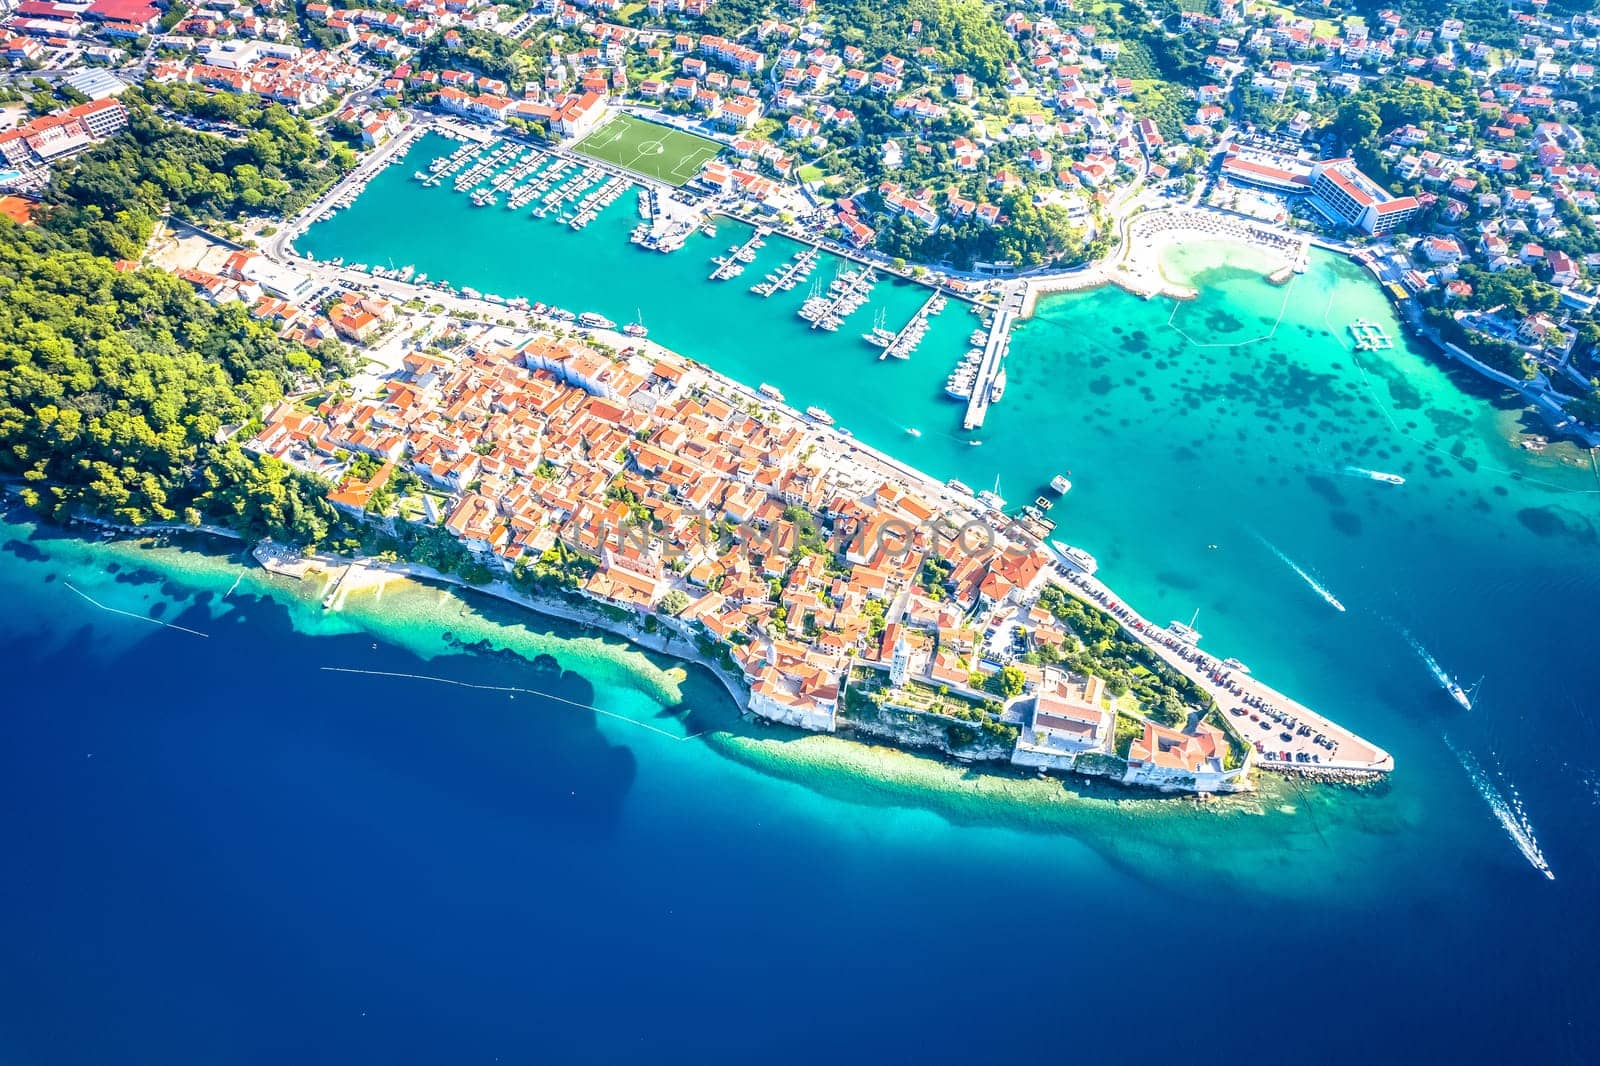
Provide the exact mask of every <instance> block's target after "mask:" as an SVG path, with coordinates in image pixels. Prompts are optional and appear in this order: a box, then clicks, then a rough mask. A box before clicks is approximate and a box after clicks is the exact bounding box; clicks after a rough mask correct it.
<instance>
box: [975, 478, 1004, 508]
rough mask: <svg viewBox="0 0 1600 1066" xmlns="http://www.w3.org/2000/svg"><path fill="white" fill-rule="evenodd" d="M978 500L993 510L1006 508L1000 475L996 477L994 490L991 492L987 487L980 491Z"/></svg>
mask: <svg viewBox="0 0 1600 1066" xmlns="http://www.w3.org/2000/svg"><path fill="white" fill-rule="evenodd" d="M978 502H979V503H981V504H983V505H984V506H985V507H987V508H989V509H990V510H991V511H1003V510H1005V506H1006V501H1005V500H1003V499H1001V497H1000V479H999V478H998V477H997V478H995V479H994V491H993V492H990V491H989V490H988V489H985V490H984V491H982V492H980V493H978Z"/></svg>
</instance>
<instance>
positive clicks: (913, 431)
mask: <svg viewBox="0 0 1600 1066" xmlns="http://www.w3.org/2000/svg"><path fill="white" fill-rule="evenodd" d="M906 433H908V434H910V435H911V436H913V437H920V436H922V430H920V429H918V428H917V427H916V426H910V427H908V428H907V429H906Z"/></svg>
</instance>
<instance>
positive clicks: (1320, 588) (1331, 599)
mask: <svg viewBox="0 0 1600 1066" xmlns="http://www.w3.org/2000/svg"><path fill="white" fill-rule="evenodd" d="M1258 536H1259V534H1258ZM1260 540H1261V543H1262V544H1265V545H1266V546H1267V549H1268V550H1269V551H1271V552H1272V554H1273V555H1276V556H1277V557H1278V558H1279V559H1280V560H1282V562H1283V564H1284V565H1285V566H1287V567H1288V568H1289V569H1290V570H1293V571H1294V572H1295V573H1297V574H1299V575H1300V580H1301V581H1304V582H1305V583H1306V584H1307V585H1309V586H1311V590H1312V591H1313V592H1315V593H1316V594H1317V595H1318V596H1321V597H1322V598H1323V600H1324V601H1326V602H1327V604H1328V606H1329V607H1332V608H1333V609H1334V610H1336V611H1343V610H1344V604H1342V603H1340V602H1339V597H1337V596H1335V595H1334V594H1333V593H1331V592H1329V591H1328V588H1327V586H1326V585H1324V584H1322V582H1320V581H1318V580H1317V579H1316V578H1314V577H1312V576H1311V575H1310V574H1308V573H1306V572H1305V571H1304V570H1302V569H1301V568H1300V566H1299V564H1298V563H1296V562H1295V561H1294V560H1293V559H1291V558H1289V557H1288V556H1287V555H1285V554H1284V553H1283V552H1281V551H1279V550H1278V546H1277V545H1276V544H1274V543H1272V541H1270V540H1268V539H1267V538H1266V537H1260Z"/></svg>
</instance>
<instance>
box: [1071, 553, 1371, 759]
mask: <svg viewBox="0 0 1600 1066" xmlns="http://www.w3.org/2000/svg"><path fill="white" fill-rule="evenodd" d="M1061 574H1062V578H1063V580H1062V581H1061V585H1062V587H1063V588H1065V589H1066V590H1067V591H1068V592H1070V593H1072V594H1073V595H1075V596H1078V597H1079V598H1081V599H1083V600H1085V601H1086V602H1089V603H1092V604H1094V605H1096V606H1098V607H1101V608H1103V609H1105V610H1108V611H1110V612H1111V614H1112V615H1113V616H1114V617H1115V618H1116V619H1117V621H1118V622H1119V623H1120V624H1121V625H1122V626H1123V628H1124V630H1125V631H1126V632H1127V633H1129V634H1130V635H1132V636H1133V637H1134V639H1136V640H1138V641H1139V642H1140V643H1141V644H1143V645H1144V646H1145V647H1147V648H1149V649H1150V650H1151V651H1153V652H1155V653H1156V654H1157V655H1159V656H1160V657H1161V658H1162V659H1163V660H1165V661H1166V662H1167V663H1168V664H1169V665H1170V666H1172V668H1173V669H1175V670H1177V671H1179V672H1180V673H1182V674H1183V675H1184V676H1185V677H1187V678H1189V679H1190V680H1192V681H1193V682H1195V683H1196V684H1197V685H1199V686H1201V688H1203V689H1205V690H1206V692H1208V693H1209V694H1210V695H1211V697H1212V698H1213V699H1214V700H1216V702H1217V705H1218V706H1219V707H1221V708H1222V709H1223V710H1224V711H1225V712H1226V714H1227V717H1228V722H1229V724H1230V725H1231V726H1232V727H1233V728H1234V729H1235V730H1237V731H1238V733H1239V734H1240V735H1241V736H1243V737H1244V738H1245V740H1246V741H1248V742H1249V743H1250V745H1251V746H1252V747H1253V748H1254V749H1255V751H1256V755H1255V762H1256V764H1257V765H1258V766H1260V767H1261V768H1262V769H1267V770H1280V771H1291V772H1308V773H1310V772H1314V773H1317V774H1328V775H1343V776H1366V775H1370V774H1382V773H1388V772H1389V771H1391V770H1393V769H1394V756H1392V755H1390V754H1389V753H1388V752H1386V751H1384V750H1383V749H1382V748H1380V747H1378V746H1377V745H1375V744H1373V743H1372V742H1371V741H1368V740H1365V739H1363V738H1361V737H1359V736H1357V735H1356V734H1355V733H1354V732H1352V731H1351V730H1349V729H1346V728H1345V727H1343V726H1341V725H1339V724H1338V723H1337V722H1334V721H1332V720H1331V719H1329V718H1326V717H1324V716H1322V715H1320V714H1317V713H1316V712H1315V711H1312V710H1311V709H1310V708H1308V707H1306V706H1304V705H1303V704H1301V703H1297V702H1296V701H1294V700H1292V699H1290V698H1289V697H1288V696H1285V695H1284V694H1282V693H1281V692H1278V691H1276V690H1274V689H1273V688H1271V687H1270V686H1268V685H1267V684H1265V683H1264V682H1262V681H1260V680H1258V679H1257V678H1255V677H1253V676H1251V674H1250V672H1249V670H1248V668H1247V667H1245V665H1244V664H1243V663H1240V662H1239V661H1238V660H1235V659H1218V658H1216V657H1215V656H1212V655H1209V654H1207V653H1206V652H1203V651H1201V650H1200V649H1199V648H1198V647H1197V646H1196V645H1197V643H1198V641H1199V634H1196V633H1193V631H1192V630H1188V627H1183V631H1178V627H1177V626H1176V625H1174V626H1173V627H1172V628H1167V627H1163V626H1159V625H1156V624H1154V623H1152V622H1149V621H1146V620H1145V619H1144V618H1143V617H1142V616H1140V615H1139V613H1138V612H1137V611H1135V610H1134V609H1133V608H1131V607H1129V606H1128V605H1127V603H1126V602H1124V601H1123V600H1122V599H1120V598H1119V597H1118V596H1117V594H1116V593H1115V592H1113V591H1112V590H1111V588H1110V587H1108V586H1107V585H1105V584H1104V583H1102V582H1100V581H1098V580H1096V579H1095V578H1094V577H1093V576H1092V575H1090V574H1086V573H1084V572H1082V571H1081V570H1077V569H1069V568H1063V569H1062V570H1061ZM1179 632H1184V635H1179ZM1185 636H1187V637H1188V638H1189V639H1185Z"/></svg>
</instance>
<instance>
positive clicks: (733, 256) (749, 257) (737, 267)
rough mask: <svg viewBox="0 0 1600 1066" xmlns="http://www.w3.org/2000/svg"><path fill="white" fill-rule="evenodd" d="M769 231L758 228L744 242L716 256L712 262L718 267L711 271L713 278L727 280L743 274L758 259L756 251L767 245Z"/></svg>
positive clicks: (713, 279) (714, 279)
mask: <svg viewBox="0 0 1600 1066" xmlns="http://www.w3.org/2000/svg"><path fill="white" fill-rule="evenodd" d="M767 232H768V231H766V230H763V229H758V230H756V231H755V232H754V233H752V234H751V235H750V238H749V239H748V240H746V241H745V242H744V243H743V244H737V245H734V246H733V247H732V248H729V249H728V253H727V254H726V255H719V256H714V257H713V258H712V260H711V262H713V263H714V264H716V269H715V270H713V271H712V272H711V280H712V281H727V280H729V279H730V278H736V277H738V276H739V275H740V274H743V273H744V268H745V267H746V266H748V265H749V264H751V263H754V262H755V261H756V252H758V251H760V250H761V249H762V248H765V247H766V246H767V242H766V237H767Z"/></svg>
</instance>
